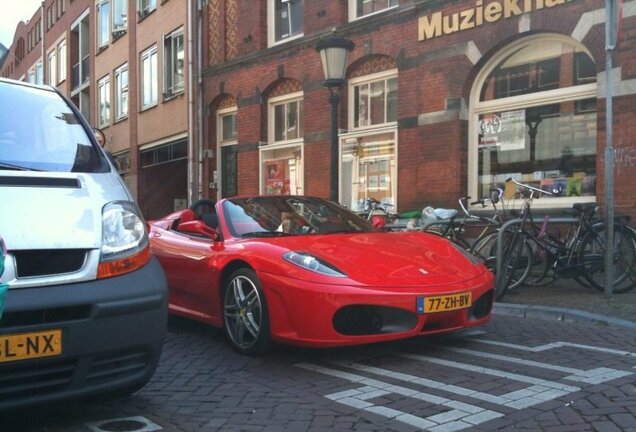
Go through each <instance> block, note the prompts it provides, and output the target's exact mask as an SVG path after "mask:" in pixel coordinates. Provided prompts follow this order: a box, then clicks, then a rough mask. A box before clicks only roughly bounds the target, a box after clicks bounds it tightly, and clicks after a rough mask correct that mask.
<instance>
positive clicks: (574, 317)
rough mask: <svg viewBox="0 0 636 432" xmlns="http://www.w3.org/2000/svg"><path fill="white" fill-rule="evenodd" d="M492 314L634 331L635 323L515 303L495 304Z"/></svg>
mask: <svg viewBox="0 0 636 432" xmlns="http://www.w3.org/2000/svg"><path fill="white" fill-rule="evenodd" d="M493 313H495V314H501V315H510V316H516V317H519V318H539V319H546V320H556V321H565V322H588V323H593V324H597V325H600V326H612V327H624V328H628V329H632V330H636V322H632V321H627V320H623V319H619V318H612V317H608V316H605V315H599V314H594V313H590V312H585V311H582V310H578V309H565V308H558V307H552V306H537V305H522V304H515V303H495V305H494V308H493Z"/></svg>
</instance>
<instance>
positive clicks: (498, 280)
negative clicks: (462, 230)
mask: <svg viewBox="0 0 636 432" xmlns="http://www.w3.org/2000/svg"><path fill="white" fill-rule="evenodd" d="M522 221H523V219H519V218H517V219H511V220H509V221H506V222H504V224H503V225H502V226H501V228H499V232H498V233H497V252H496V256H495V259H496V261H497V271H496V273H495V292H496V293H500V292H501V290H502V289H504V288H505V287H502V286H501V285H502V284H503V280H502V279H503V278H502V276H503V275H502V272H501V261H502V260H500V259H499V257H500V256H501V255H502V254H503V233H504V232H505V231H506V228H508V227H509V226H512V225H519V224H521V222H522ZM578 222H579V219H578V218H575V217H554V218H553V217H551V218H550V220H549V223H551V224H552V223H554V224H575V223H578Z"/></svg>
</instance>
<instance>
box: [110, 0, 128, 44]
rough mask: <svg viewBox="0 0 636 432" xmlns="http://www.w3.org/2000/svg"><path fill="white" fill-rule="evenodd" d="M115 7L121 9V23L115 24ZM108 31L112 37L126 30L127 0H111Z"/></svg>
mask: <svg viewBox="0 0 636 432" xmlns="http://www.w3.org/2000/svg"><path fill="white" fill-rule="evenodd" d="M115 9H119V10H121V14H120V16H119V18H121V21H122V25H121V26H117V27H116V26H115V18H116V17H115V14H116V12H115ZM110 13H111V18H110V27H111V29H110V31H111V33H112V34H113V36H114V37H117V36H119V35H121V34H123V33H125V32H126V30H128V0H112V4H111V6H110Z"/></svg>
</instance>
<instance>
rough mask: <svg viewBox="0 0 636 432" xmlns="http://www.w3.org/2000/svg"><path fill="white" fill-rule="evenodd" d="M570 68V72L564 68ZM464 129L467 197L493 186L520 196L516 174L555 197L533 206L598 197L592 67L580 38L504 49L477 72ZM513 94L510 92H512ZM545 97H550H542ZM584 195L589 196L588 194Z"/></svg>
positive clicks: (538, 41)
mask: <svg viewBox="0 0 636 432" xmlns="http://www.w3.org/2000/svg"><path fill="white" fill-rule="evenodd" d="M563 71H572V72H573V73H563ZM475 82H476V87H475V88H474V89H473V93H472V94H473V96H472V98H477V97H478V99H479V100H474V101H473V103H472V104H471V110H472V113H471V116H470V121H471V122H475V123H471V124H475V126H470V125H469V130H475V131H476V135H475V136H471V138H470V144H469V145H470V146H471V147H470V149H469V166H473V167H475V168H476V169H474V171H471V170H470V169H469V172H473V173H474V174H473V175H474V177H469V195H471V196H473V195H474V196H487V195H488V192H489V189H490V188H491V187H493V186H498V187H502V188H504V189H505V198H506V199H508V200H514V199H520V198H521V197H520V196H519V193H518V191H516V189H515V188H514V187H513V186H512V185H510V184H507V183H506V180H507V179H508V178H514V179H516V180H519V181H522V182H524V183H530V184H532V185H534V186H536V187H538V188H541V189H543V190H545V191H546V192H550V193H552V194H553V195H549V194H542V195H541V199H539V200H537V201H536V202H535V205H539V206H546V207H552V206H561V205H569V204H568V203H571V202H573V201H575V200H578V201H580V200H581V199H583V201H585V200H589V201H593V200H594V197H595V195H596V157H597V154H596V139H597V137H596V129H597V125H596V119H597V112H596V100H597V99H596V71H595V66H594V63H593V61H592V58H591V57H590V56H589V54H588V53H587V52H586V51H585V50H584V49H583V48H582V47H581V46H580V45H579V44H578V42H575V41H571V40H570V39H568V38H565V37H561V36H551V37H548V36H535V37H530V38H528V39H526V40H522V41H519V42H517V43H516V44H514V45H512V46H510V47H508V48H506V49H504V50H503V51H502V53H501V54H500V55H499V56H498V57H495V58H494V59H493V60H492V61H491V62H490V64H489V65H486V66H485V68H484V70H483V71H482V72H481V73H480V74H479V76H478V77H477V80H476V81H475ZM513 96H514V98H512V97H513ZM546 100H549V101H550V103H546ZM586 197H587V198H586Z"/></svg>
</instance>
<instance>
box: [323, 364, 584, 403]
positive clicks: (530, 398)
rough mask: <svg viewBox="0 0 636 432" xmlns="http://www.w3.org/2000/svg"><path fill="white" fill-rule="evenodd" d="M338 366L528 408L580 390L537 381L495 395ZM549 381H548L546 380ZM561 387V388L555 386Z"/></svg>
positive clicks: (361, 367)
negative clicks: (530, 384) (522, 387)
mask: <svg viewBox="0 0 636 432" xmlns="http://www.w3.org/2000/svg"><path fill="white" fill-rule="evenodd" d="M333 364H337V365H338V366H342V367H348V368H351V369H355V370H359V371H363V372H367V373H372V374H375V375H380V376H383V377H387V378H391V379H394V380H399V381H404V382H408V383H412V384H417V385H421V386H423V387H429V388H433V389H437V390H443V391H446V392H449V393H453V394H457V395H460V396H467V397H471V398H473V399H478V400H481V401H484V402H490V403H493V404H497V405H501V406H506V407H509V408H517V409H519V408H526V407H529V406H532V405H536V404H539V403H543V402H546V401H548V400H552V399H555V398H558V397H561V396H564V395H566V394H569V393H572V392H575V391H578V390H580V388H578V387H568V386H566V387H563V385H562V384H558V385H552V386H549V385H545V383H536V384H534V385H532V386H530V387H527V388H525V389H521V390H516V391H513V392H509V393H506V394H503V395H501V396H495V395H491V394H488V393H483V392H480V391H477V390H472V389H469V388H465V387H460V386H456V385H452V384H445V383H442V382H439V381H433V380H430V379H428V378H421V377H418V376H415V375H410V374H405V373H402V372H395V371H391V370H388V369H383V368H378V367H374V366H367V365H363V364H360V363H341V362H337V363H333ZM546 382H547V381H546ZM555 384H556V383H555ZM555 387H560V388H555Z"/></svg>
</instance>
